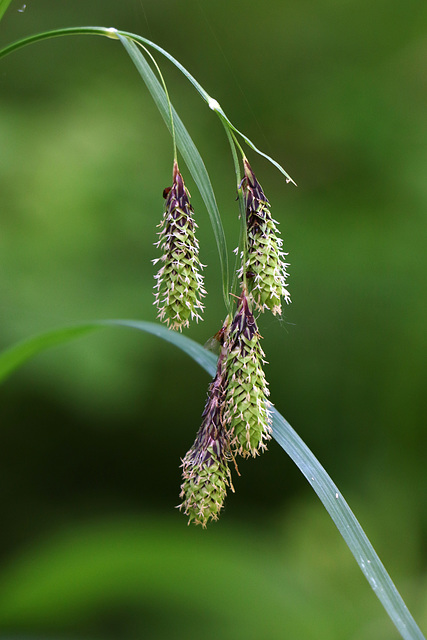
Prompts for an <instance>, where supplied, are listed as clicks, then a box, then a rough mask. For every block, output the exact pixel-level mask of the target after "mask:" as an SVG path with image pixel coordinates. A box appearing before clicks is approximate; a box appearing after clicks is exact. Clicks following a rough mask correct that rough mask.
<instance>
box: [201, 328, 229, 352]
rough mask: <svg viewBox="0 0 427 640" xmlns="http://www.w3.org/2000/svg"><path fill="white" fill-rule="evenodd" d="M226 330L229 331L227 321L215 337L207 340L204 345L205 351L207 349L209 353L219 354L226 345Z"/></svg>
mask: <svg viewBox="0 0 427 640" xmlns="http://www.w3.org/2000/svg"><path fill="white" fill-rule="evenodd" d="M226 330H227V320H226V321H225V322H224V324H223V325H222V327H221V329H220V330H219V331H217V332H216V334H215V335H214V336H212V337H211V338H209V339H208V340H206V342H205V344H204V345H203V347H204V349H207V350H208V351H212V352H213V353H218V354H219V352H220V350H221V347H222V346H223V345H224V340H225V333H226Z"/></svg>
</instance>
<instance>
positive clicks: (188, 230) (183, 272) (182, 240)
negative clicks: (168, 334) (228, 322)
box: [153, 161, 206, 331]
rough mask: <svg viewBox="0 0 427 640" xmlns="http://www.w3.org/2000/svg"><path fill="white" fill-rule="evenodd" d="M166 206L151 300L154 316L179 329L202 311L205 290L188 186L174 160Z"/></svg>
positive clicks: (197, 316) (172, 327) (155, 261)
mask: <svg viewBox="0 0 427 640" xmlns="http://www.w3.org/2000/svg"><path fill="white" fill-rule="evenodd" d="M165 195H166V206H165V213H164V215H163V219H162V221H161V223H160V224H159V227H160V231H159V234H158V235H159V240H158V242H157V243H156V246H157V247H159V248H160V249H161V252H162V256H161V257H160V258H156V259H155V260H153V262H154V264H156V263H157V262H160V263H161V267H160V269H159V271H158V272H157V275H156V276H155V278H156V280H157V283H156V285H155V287H154V289H155V298H156V299H155V302H154V304H156V305H157V309H158V316H157V317H158V318H159V319H160V320H162V321H163V322H166V323H167V325H168V326H169V327H170V328H171V329H178V330H180V331H182V329H183V328H184V327H188V325H189V323H190V318H195V319H196V320H199V319H200V318H201V316H200V314H201V312H202V311H203V308H204V307H203V304H202V302H201V298H203V297H204V296H205V294H206V291H205V289H204V286H203V276H202V275H201V273H200V271H201V269H202V268H203V265H202V264H201V263H200V260H199V243H198V240H197V238H196V236H195V230H196V228H197V225H196V223H195V221H194V218H193V208H192V206H191V204H190V198H189V193H188V190H187V189H186V187H185V185H184V180H183V178H182V175H181V173H180V171H179V169H178V164H177V162H176V161H175V163H174V168H173V184H172V187H171V188H170V189H169V191H168V190H166V189H165Z"/></svg>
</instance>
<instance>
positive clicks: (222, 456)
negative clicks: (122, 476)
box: [179, 353, 233, 527]
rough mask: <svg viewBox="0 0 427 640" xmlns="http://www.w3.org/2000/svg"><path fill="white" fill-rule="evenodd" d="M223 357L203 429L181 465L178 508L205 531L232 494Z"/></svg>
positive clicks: (221, 356)
mask: <svg viewBox="0 0 427 640" xmlns="http://www.w3.org/2000/svg"><path fill="white" fill-rule="evenodd" d="M223 365H224V354H223V353H222V355H220V357H219V360H218V368H217V373H216V376H215V378H214V380H213V382H212V383H211V384H210V386H209V392H208V399H207V401H206V405H205V409H204V411H203V414H202V418H203V420H202V425H201V427H200V429H199V431H198V433H197V436H196V440H195V441H194V444H193V446H192V447H191V449H190V450H189V451H188V452H187V454H186V455H185V457H184V459H183V461H182V469H183V479H184V482H183V483H182V485H181V493H180V497H181V498H183V502H182V503H181V504H180V505H179V509H180V510H182V511H183V512H184V513H185V515H187V516H188V522H189V523H190V522H194V524H201V525H202V527H206V525H207V523H208V521H209V520H210V519H211V520H218V516H219V512H220V511H221V509H222V506H223V503H224V500H225V497H226V494H227V488H228V487H230V488H231V489H232V490H233V486H232V484H231V474H230V469H229V467H228V460H229V458H230V454H229V445H228V439H227V432H226V430H225V429H224V426H223V422H222V413H223V406H224V382H225V372H224V366H223Z"/></svg>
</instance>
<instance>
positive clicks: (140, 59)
mask: <svg viewBox="0 0 427 640" xmlns="http://www.w3.org/2000/svg"><path fill="white" fill-rule="evenodd" d="M118 37H119V39H120V42H121V43H122V44H123V46H124V48H125V49H126V51H127V53H128V55H129V57H130V58H131V60H132V62H133V63H134V64H135V67H136V68H137V70H138V72H139V74H140V76H141V77H142V79H143V80H144V82H145V84H146V86H147V88H148V90H149V91H150V93H151V95H152V97H153V100H154V102H155V103H156V106H157V108H158V109H159V111H160V114H161V116H162V118H163V120H164V121H165V123H166V125H167V127H168V129H169V131H171V122H170V117H169V104H168V101H167V98H166V95H165V92H164V89H163V87H162V86H161V84H160V82H159V81H158V80H157V78H156V76H155V74H154V72H153V71H152V69H151V67H150V65H149V64H148V62H147V60H146V59H145V57H144V56H143V54H142V53H141V51H140V50H139V49H138V47H137V46H136V45H135V43H134V42H133V41H132V40H130V39H129V38H127V37H124V36H123V35H122V34H121V33H120V32H118ZM172 113H173V121H174V126H175V134H176V142H177V146H178V149H179V151H180V152H181V155H182V157H183V159H184V162H185V164H186V165H187V167H188V169H189V171H190V173H191V175H192V176H193V179H194V182H195V183H196V185H197V188H198V189H199V191H200V195H201V196H202V199H203V201H204V203H205V206H206V209H207V211H208V214H209V218H210V221H211V225H212V229H213V232H214V236H215V240H216V243H217V247H218V253H219V258H220V263H221V271H222V286H223V295H224V301H225V303H226V305H227V306H228V300H229V269H228V252H227V243H226V239H225V233H224V228H223V226H222V221H221V216H220V213H219V210H218V205H217V203H216V198H215V194H214V192H213V188H212V184H211V181H210V178H209V175H208V172H207V170H206V167H205V164H204V162H203V159H202V157H201V155H200V153H199V151H198V149H197V147H196V145H195V144H194V142H193V140H192V138H191V136H190V134H189V133H188V131H187V129H186V128H185V125H184V123H183V122H182V120H181V118H180V117H179V116H178V114H177V112H176V111H175V109H174V108H173V107H172Z"/></svg>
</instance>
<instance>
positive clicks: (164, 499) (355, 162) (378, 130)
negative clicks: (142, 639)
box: [0, 0, 427, 638]
mask: <svg viewBox="0 0 427 640" xmlns="http://www.w3.org/2000/svg"><path fill="white" fill-rule="evenodd" d="M21 7H22V4H21V5H20V4H19V2H18V3H12V6H11V8H10V9H9V11H8V13H7V14H6V17H5V18H4V20H3V21H2V23H1V26H0V37H1V41H2V44H6V43H7V42H10V41H11V40H13V39H15V38H18V37H22V36H24V35H27V34H31V33H34V32H36V31H38V30H46V29H49V28H55V27H62V26H73V25H77V24H97V25H98V24H99V25H104V26H107V27H108V26H114V27H117V28H122V29H127V30H129V31H134V32H140V33H141V34H142V35H145V36H147V37H149V38H151V39H152V40H155V41H156V42H157V43H158V44H160V45H161V46H163V47H165V48H166V49H168V50H169V51H170V52H171V53H172V54H173V55H175V56H176V57H178V58H179V59H180V61H181V62H182V63H183V64H184V65H185V66H186V67H187V68H188V69H189V70H190V71H191V72H192V73H193V75H195V77H196V78H199V79H200V80H201V81H202V84H204V86H205V87H206V89H207V90H208V91H209V92H210V93H211V94H212V95H213V96H214V97H215V98H217V99H218V101H219V102H220V103H221V104H222V106H223V107H224V109H225V110H226V112H227V113H228V114H229V115H230V117H231V119H232V120H233V122H235V123H236V125H237V126H238V127H239V128H240V129H241V130H243V131H245V133H247V134H248V135H249V137H250V138H251V139H253V140H254V141H255V142H258V144H259V145H260V146H262V147H263V148H264V149H265V150H266V151H267V153H269V154H270V155H272V156H273V157H275V158H277V160H278V161H279V162H281V163H282V164H283V165H284V166H285V168H286V169H287V170H288V171H289V172H290V174H291V175H292V176H293V177H294V179H295V180H296V181H297V183H298V184H299V187H298V188H297V189H296V188H295V187H292V186H291V185H288V186H286V185H285V183H284V181H283V178H282V176H280V174H279V173H276V172H275V170H274V169H272V168H271V167H270V166H269V165H268V163H267V162H264V161H263V160H261V159H258V158H255V157H254V158H252V157H250V160H251V163H252V166H253V168H254V169H255V171H256V173H257V175H258V177H259V178H260V180H261V182H262V184H263V187H264V189H265V191H266V193H267V194H268V197H269V200H270V201H271V203H272V213H273V216H274V217H275V218H276V219H278V220H279V221H280V225H281V231H282V233H283V235H284V239H285V246H286V247H287V248H289V250H290V256H289V261H290V263H291V267H290V274H291V277H290V290H291V293H292V299H293V304H292V305H291V307H289V308H288V309H286V316H285V319H284V321H283V322H281V321H278V320H268V319H263V321H262V324H261V323H260V324H261V326H260V328H261V332H262V333H263V336H264V341H263V347H264V350H265V352H266V355H267V359H268V360H269V361H270V365H269V366H268V371H267V375H268V378H269V380H270V388H271V397H272V400H273V402H274V403H275V404H276V406H277V408H278V409H279V410H280V411H281V412H282V413H283V414H284V415H285V416H286V417H287V418H288V419H289V420H290V422H291V423H292V424H293V425H294V427H295V428H296V429H297V430H298V431H299V432H300V434H301V435H302V436H303V437H304V439H305V440H306V441H307V442H308V443H309V445H310V447H311V448H312V449H313V451H314V452H315V453H316V454H317V455H318V456H319V458H320V459H321V461H322V462H323V464H324V465H325V467H326V468H327V469H328V470H329V472H330V473H331V475H332V477H333V478H334V479H335V480H336V482H337V483H338V485H339V486H341V487H342V489H343V491H344V493H345V494H346V495H347V497H348V498H349V501H350V503H351V504H352V505H353V506H354V509H355V512H356V515H358V516H359V517H360V518H359V519H360V521H361V523H362V524H363V525H365V528H366V531H367V533H368V535H369V536H370V537H371V540H372V542H373V543H374V545H375V546H376V548H377V550H378V552H379V554H380V556H381V557H382V559H383V560H384V562H385V564H386V566H387V567H388V568H389V570H390V572H391V575H392V577H393V578H395V579H396V582H397V586H398V587H399V586H400V587H401V591H402V595H403V596H404V597H405V599H406V601H407V603H408V605H409V607H410V609H412V610H413V613H414V614H415V617H416V618H417V619H418V621H419V623H420V625H421V627H423V622H424V627H425V623H426V622H427V620H426V615H425V611H426V608H425V603H426V596H427V591H426V588H425V568H426V567H425V558H426V533H427V532H426V528H427V521H426V514H427V512H426V509H425V500H424V495H425V488H426V480H425V451H426V446H425V445H426V442H425V440H426V436H425V419H426V415H427V411H426V399H425V390H424V387H425V381H426V379H427V375H426V374H427V371H426V368H427V367H426V337H425V336H426V332H425V324H426V322H425V319H426V316H427V298H426V296H425V293H424V287H423V283H424V279H425V278H424V273H425V269H426V266H427V259H426V254H425V249H424V245H425V235H426V227H427V222H426V213H425V212H426V199H427V193H426V188H425V184H426V182H425V177H424V172H425V171H424V168H425V163H426V148H427V146H426V142H427V140H426V138H427V127H426V122H427V120H426V115H425V99H426V92H427V87H426V84H425V59H426V47H427V40H426V36H425V24H426V18H427V5H425V3H424V2H421V1H418V2H415V1H409V2H404V1H403V0H396V1H394V2H388V3H386V2H382V1H379V2H376V3H375V4H372V3H368V2H367V1H366V0H363V1H362V2H357V3H356V2H355V1H353V0H350V1H349V2H346V3H342V2H338V0H335V1H332V0H329V1H327V0H321V1H320V2H315V0H307V1H305V2H298V3H297V2H294V1H290V0H286V1H285V2H279V1H276V0H269V1H268V2H265V3H261V4H259V3H254V2H253V3H248V2H245V3H244V2H242V1H241V0H237V1H236V2H233V3H229V2H224V1H223V0H219V1H218V2H216V3H215V8H214V9H213V7H209V6H208V5H205V4H204V3H201V2H200V3H199V2H197V1H196V0H191V1H188V2H187V1H181V2H175V1H169V2H165V1H160V0H156V2H154V0H143V2H142V3H141V2H137V0H126V2H122V3H115V2H111V1H107V0H104V1H103V2H101V1H98V2H90V3H88V2H83V0H80V1H76V2H73V3H57V2H53V1H52V0H50V1H47V0H44V1H43V0H39V2H37V3H34V4H32V3H31V2H27V8H26V9H25V11H23V12H18V9H19V8H21ZM172 24H173V26H172ZM177 25H178V26H179V28H176V26H177ZM163 67H164V70H165V75H166V80H167V82H168V87H169V90H170V93H171V96H172V99H173V101H174V104H175V106H176V108H177V110H178V112H179V114H180V115H181V117H182V119H183V120H184V122H185V124H186V126H187V127H188V128H189V130H190V133H191V134H192V136H193V137H194V139H195V141H196V143H197V145H198V147H199V149H200V151H201V153H202V155H203V156H204V158H205V161H206V164H207V167H208V170H209V172H210V175H211V178H212V182H213V185H214V188H215V191H216V194H217V199H218V203H219V206H220V209H221V211H222V212H223V216H224V225H225V228H226V232H227V233H230V234H232V235H231V240H230V249H232V248H233V247H234V244H233V242H234V238H236V244H237V234H238V229H239V223H238V220H237V203H235V202H234V198H235V185H234V174H233V168H232V162H231V158H230V154H229V150H228V148H227V142H226V140H225V137H224V136H223V135H222V131H221V126H220V124H219V122H217V120H216V118H215V117H214V116H213V114H212V113H211V112H209V110H208V109H207V108H206V106H205V105H204V104H203V103H202V102H201V101H200V100H199V99H198V97H197V96H196V95H195V94H194V92H193V90H192V89H191V87H190V86H187V85H186V83H185V81H184V80H183V78H182V77H180V76H179V75H178V74H177V73H176V72H175V71H174V70H173V69H172V68H171V67H170V66H168V65H167V64H166V65H163V66H162V68H163ZM1 70H2V75H1V83H2V89H1V93H2V100H1V104H0V143H1V148H2V160H1V164H0V188H1V192H2V195H3V198H2V201H3V206H2V214H1V220H0V224H1V233H0V255H1V264H2V268H1V269H0V299H1V304H0V310H1V316H0V317H1V323H0V342H1V345H2V346H7V345H8V344H10V343H11V342H12V341H14V340H17V339H20V338H22V337H24V336H26V335H28V334H32V333H35V332H36V331H38V330H43V329H48V328H51V327H54V326H59V325H62V324H69V323H71V322H74V321H80V320H88V319H91V318H101V317H135V318H143V319H146V320H154V318H155V309H154V307H152V301H153V296H152V291H151V287H152V275H153V272H154V269H153V268H152V266H151V264H150V259H151V258H154V257H156V250H155V248H154V247H153V242H154V241H155V240H156V235H155V232H156V230H155V225H156V224H157V223H158V221H159V220H160V216H161V212H162V208H163V200H162V197H161V195H162V191H163V188H164V187H165V186H167V185H169V184H170V181H171V172H172V147H171V141H170V137H169V135H168V133H167V131H166V129H165V127H164V125H163V122H162V121H161V118H160V116H159V115H158V113H157V112H156V110H155V107H154V106H153V104H152V103H151V101H150V98H149V96H148V94H147V92H146V90H145V89H144V87H143V86H142V83H141V82H140V79H139V77H138V75H137V74H136V72H135V69H134V68H133V66H132V65H131V63H130V62H129V60H128V59H127V57H126V55H125V53H124V52H123V51H122V49H121V48H120V46H119V45H118V43H116V42H113V41H107V40H105V41H104V40H103V39H100V38H70V39H60V40H56V41H51V42H44V43H40V44H39V45H36V46H34V47H32V48H30V49H26V50H23V51H20V52H17V53H16V54H14V55H13V56H11V57H9V58H8V59H5V60H3V61H1ZM186 183H187V185H188V186H189V188H190V191H191V194H192V202H193V205H194V207H195V211H196V216H197V221H198V224H199V226H200V243H201V259H202V262H205V263H208V264H209V267H208V269H207V270H206V284H207V288H208V292H209V295H208V297H207V298H206V306H207V309H206V320H205V322H204V323H203V324H202V325H200V326H197V327H193V328H192V329H191V330H190V335H191V336H192V337H193V338H194V339H196V340H199V341H200V342H204V341H205V340H206V339H207V338H208V337H209V336H210V335H212V334H214V333H215V332H216V331H217V330H218V329H219V327H220V325H221V321H222V316H223V315H224V308H223V305H222V301H221V284H220V273H219V263H218V257H217V255H216V250H215V245H214V240H213V237H212V232H211V229H210V227H209V223H208V219H207V215H206V213H205V211H204V209H203V204H202V201H201V198H200V196H199V195H198V194H197V192H196V189H195V187H194V185H192V183H191V179H190V178H189V177H188V178H187V177H186ZM207 383H208V378H207V376H205V374H201V373H200V371H199V369H198V368H197V366H196V365H194V364H193V363H192V362H190V360H189V359H186V358H184V357H183V356H182V354H180V353H177V352H175V351H174V350H172V349H170V347H168V346H167V345H163V344H161V343H159V341H155V340H154V339H150V338H148V337H139V336H135V335H134V334H132V335H128V334H127V333H124V334H123V335H122V334H120V335H119V334H117V335H116V334H114V336H111V334H109V335H107V334H105V335H98V336H92V337H87V338H84V339H82V341H81V342H80V343H79V344H77V343H76V344H75V345H71V346H67V347H63V348H61V349H58V350H56V351H55V352H52V353H50V354H48V355H45V356H41V357H40V358H39V359H38V360H37V361H34V362H33V363H31V364H30V365H28V366H27V367H26V368H25V370H22V371H21V372H20V373H18V374H17V375H15V377H14V378H13V379H11V380H10V381H9V382H8V383H7V386H5V387H3V389H2V391H1V403H0V416H1V417H0V420H1V425H2V428H1V432H0V438H1V447H0V449H1V451H2V453H1V468H2V470H3V474H2V476H3V482H2V497H3V500H2V505H3V518H2V530H1V533H0V541H1V555H2V567H3V570H2V573H1V578H0V588H3V589H4V591H3V593H4V594H5V595H4V596H2V598H3V603H4V604H3V606H2V607H0V628H2V629H3V628H4V629H7V630H8V631H9V632H16V633H21V632H23V631H25V632H28V633H29V632H31V631H33V632H35V633H38V634H41V633H43V632H45V633H47V632H48V633H49V634H51V635H52V634H54V633H60V634H65V633H67V634H74V635H75V636H78V637H80V636H82V637H87V636H88V635H89V636H90V637H92V636H95V637H117V635H120V637H124V638H133V637H137V636H138V637H139V636H140V634H143V633H144V632H145V633H146V634H147V636H149V635H150V634H151V637H163V635H164V636H165V637H177V638H179V637H204V638H209V637H211V636H212V637H217V636H218V634H221V636H223V637H232V635H233V637H236V636H237V637H238V638H239V637H242V638H248V637H249V638H250V637H254V638H255V637H260V634H261V635H262V636H263V637H267V638H276V637H282V636H283V635H284V634H285V635H288V636H289V637H291V636H293V635H297V636H298V637H304V638H311V637H313V638H315V637H316V638H319V637H323V636H324V637H332V638H334V637H336V638H342V637H353V636H354V637H360V638H381V637H387V638H390V637H394V636H393V633H394V631H393V630H392V629H391V625H390V623H389V622H388V620H387V619H386V618H385V615H384V614H383V612H382V610H381V608H380V606H379V605H378V603H377V602H375V599H374V598H373V597H372V595H371V593H370V592H369V588H368V587H367V585H366V584H365V583H364V580H363V577H362V576H361V575H359V573H358V569H357V567H356V566H355V565H354V563H353V561H352V558H351V557H350V554H349V553H348V552H347V551H346V549H345V548H344V545H343V543H341V542H340V541H339V539H338V534H337V533H336V531H334V528H333V526H332V525H331V524H330V523H329V522H328V521H327V516H326V514H325V513H324V512H323V511H322V508H321V507H320V506H318V505H317V504H316V502H315V498H314V496H312V495H311V493H310V490H309V488H308V487H307V486H306V485H305V483H304V482H303V480H302V478H301V477H300V476H299V474H298V472H297V471H296V470H295V469H294V468H293V467H292V466H291V463H290V462H289V461H287V459H286V458H285V457H284V455H283V452H282V451H281V450H279V448H278V447H277V445H275V444H274V443H273V444H272V445H271V446H270V452H269V453H268V454H267V455H266V456H263V458H262V459H260V460H257V461H256V463H253V462H250V461H249V462H247V463H244V464H242V468H241V471H242V478H240V479H239V480H238V483H237V487H236V488H237V494H236V496H231V497H230V498H229V499H228V503H227V508H226V510H225V513H224V515H223V517H222V521H221V523H220V524H219V525H217V526H216V527H213V529H212V531H208V532H206V533H203V532H198V531H192V530H191V529H188V528H187V527H186V526H185V520H184V519H183V517H182V516H180V515H179V514H178V513H177V512H174V511H173V506H174V505H175V504H177V503H178V496H177V493H178V488H179V483H180V478H179V469H178V465H179V458H180V456H182V455H183V454H184V453H185V451H186V450H187V449H188V447H189V446H190V444H191V442H192V441H193V438H194V434H195V432H196V430H197V428H198V426H199V422H200V413H201V411H202V409H203V405H204V400H205V393H206V388H207ZM147 563H149V565H150V567H149V568H148V567H147ZM204 563H205V564H204ZM67 567H69V568H70V572H71V573H70V572H67ZM73 571H74V573H72V572H73ZM61 576H63V578H61ZM67 576H68V579H67ZM106 576H107V577H106ZM230 576H231V577H233V576H234V577H233V579H231V577H230ZM49 581H50V582H49ZM153 581H155V588H153ZM43 584H44V585H45V586H44V587H43ZM42 587H43V588H42ZM49 589H50V591H49ZM258 591H259V592H261V593H262V594H263V599H262V600H261V602H259V603H258V605H257V606H255V604H254V603H256V602H257V599H256V593H257V592H258ZM7 594H9V595H7ZM37 594H38V595H37ZM58 594H59V595H58ZM14 598H15V604H14ZM37 598H39V600H37ZM43 598H44V599H43ZM264 598H265V599H264ZM59 599H60V600H61V602H62V603H63V604H62V605H61V606H59V604H58V602H59ZM16 602H18V603H21V604H20V606H22V607H24V606H25V611H26V612H27V613H25V615H24V613H23V610H20V609H19V607H18V608H17V605H16ZM216 603H218V606H217V607H215V604H216ZM218 610H219V613H218ZM248 611H249V612H250V615H249V614H248ZM361 612H362V613H361ZM423 617H424V620H423ZM209 634H211V635H209Z"/></svg>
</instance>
